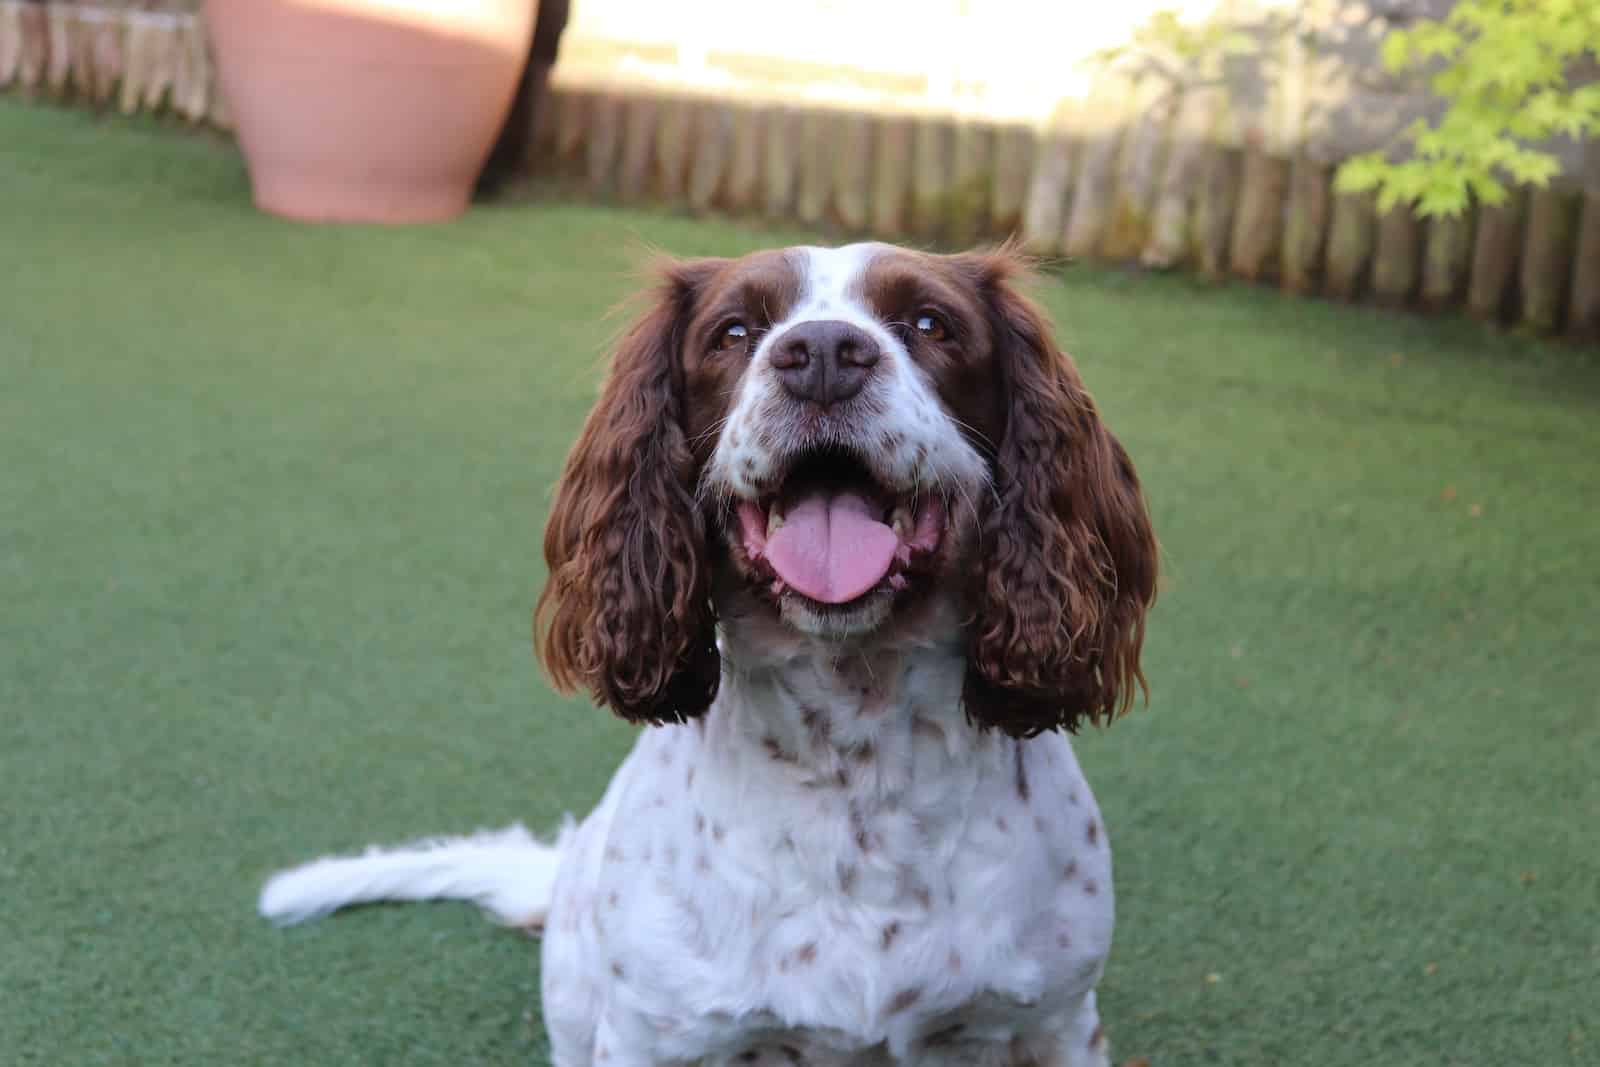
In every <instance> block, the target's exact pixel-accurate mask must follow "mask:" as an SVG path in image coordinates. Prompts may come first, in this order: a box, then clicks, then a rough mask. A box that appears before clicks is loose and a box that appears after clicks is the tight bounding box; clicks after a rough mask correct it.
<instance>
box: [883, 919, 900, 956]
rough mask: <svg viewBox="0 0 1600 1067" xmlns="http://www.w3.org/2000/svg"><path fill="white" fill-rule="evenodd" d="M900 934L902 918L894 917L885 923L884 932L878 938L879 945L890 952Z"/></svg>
mask: <svg viewBox="0 0 1600 1067" xmlns="http://www.w3.org/2000/svg"><path fill="white" fill-rule="evenodd" d="M899 936H900V920H898V919H892V920H890V921H889V922H887V923H885V924H884V927H883V932H882V934H881V935H880V936H879V938H878V947H880V948H882V949H883V951H885V952H888V951H889V948H890V946H892V945H893V944H894V939H895V938H897V937H899Z"/></svg>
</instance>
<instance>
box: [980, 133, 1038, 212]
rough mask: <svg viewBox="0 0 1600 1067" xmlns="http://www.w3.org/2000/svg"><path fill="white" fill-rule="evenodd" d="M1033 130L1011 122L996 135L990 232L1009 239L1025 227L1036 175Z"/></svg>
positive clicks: (990, 199)
mask: <svg viewBox="0 0 1600 1067" xmlns="http://www.w3.org/2000/svg"><path fill="white" fill-rule="evenodd" d="M1033 146H1034V134H1033V127H1032V126H1030V125H1028V124H1026V123H1021V122H1008V123H1006V124H1004V125H1003V126H1001V127H1000V128H999V129H998V130H996V131H995V135H994V180H993V182H992V183H991V186H990V190H989V194H990V195H989V232H990V233H991V234H993V235H994V236H996V237H1001V238H1007V237H1010V236H1011V235H1013V234H1015V233H1017V232H1018V231H1019V230H1020V229H1021V226H1022V210H1023V205H1024V204H1025V203H1026V202H1027V199H1028V177H1029V175H1030V174H1031V173H1032V171H1033Z"/></svg>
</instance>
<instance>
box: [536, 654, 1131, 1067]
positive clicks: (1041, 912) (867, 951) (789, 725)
mask: <svg viewBox="0 0 1600 1067" xmlns="http://www.w3.org/2000/svg"><path fill="white" fill-rule="evenodd" d="M741 651H742V650H741V649H739V648H738V647H733V648H729V647H727V646H726V645H725V647H724V659H725V675H724V679H723V686H722V690H721V694H720V695H719V697H718V699H717V702H716V704H715V705H714V707H713V708H712V709H711V711H710V712H709V713H708V714H707V716H706V717H705V718H704V719H703V720H701V721H699V722H696V723H694V724H690V725H686V726H673V727H665V728H659V729H654V730H650V731H647V732H646V733H644V734H643V735H642V736H641V737H640V739H639V742H638V744H637V746H636V747H635V749H634V751H633V752H632V753H631V754H630V756H629V757H628V759H627V760H626V762H625V763H624V764H623V766H622V767H621V768H620V769H619V771H618V772H617V775H616V777H615V779H614V780H613V782H612V784H611V787H610V789H609V790H608V791H607V793H606V796H605V798H604V799H603V800H602V802H601V804H600V805H599V807H598V808H596V810H595V811H594V812H593V813H592V814H591V815H590V816H589V818H588V819H586V820H585V821H584V822H583V824H582V825H581V826H580V827H579V828H577V830H576V831H575V836H574V837H573V838H572V839H571V840H570V842H569V843H568V845H567V847H566V848H565V849H564V858H563V861H562V868H561V872H560V876H559V879H558V882H557V885H556V891H555V899H554V903H553V907H552V910H551V914H550V919H549V924H548V926H547V929H546V935H545V943H544V971H543V982H544V1002H545V1011H546V1020H545V1021H546V1025H547V1028H548V1029H549V1031H550V1033H551V1037H552V1043H553V1048H554V1052H555V1056H556V1063H557V1064H558V1067H580V1065H581V1067H587V1065H588V1064H590V1063H596V1064H599V1063H617V1064H624V1065H627V1067H633V1065H634V1064H638V1065H640V1067H642V1065H644V1064H651V1065H654V1064H669V1063H695V1064H701V1063H703V1064H721V1063H759V1062H768V1061H770V1062H772V1063H804V1064H811V1065H822V1064H869V1063H870V1064H882V1063H899V1062H908V1063H910V1062H914V1063H918V1064H932V1063H938V1062H949V1063H956V1062H962V1063H985V1062H989V1063H994V1064H1013V1063H1014V1064H1025V1063H1026V1064H1032V1063H1039V1064H1054V1063H1063V1064H1064V1063H1077V1062H1079V1061H1078V1059H1077V1058H1064V1057H1062V1056H1060V1055H1059V1054H1058V1053H1056V1052H1054V1051H1052V1050H1053V1049H1054V1048H1055V1047H1056V1046H1055V1044H1054V1042H1056V1041H1057V1040H1060V1039H1066V1040H1069V1041H1070V1043H1071V1044H1072V1045H1074V1046H1076V1047H1080V1048H1081V1047H1084V1046H1085V1044H1086V1043H1088V1042H1089V1041H1090V1039H1091V1035H1087V1034H1084V1033H1082V1032H1079V1031H1081V1029H1082V1028H1083V1026H1084V1022H1083V1020H1084V1019H1085V1018H1088V1019H1091V1020H1092V1018H1093V1001H1092V994H1091V992H1090V991H1091V990H1092V988H1093V986H1094V984H1095V982H1096V981H1097V980H1098V978H1099V975H1100V971H1101V968H1102V966H1103V964H1104V960H1105V957H1106V953H1107V952H1108V950H1109V947H1110V937H1111V928H1112V895H1111V864H1110V852H1109V849H1108V847H1107V842H1106V837H1105V833H1104V830H1103V828H1102V826H1101V823H1100V815H1099V812H1098V810H1097V809H1096V807H1095V804H1094V800H1093V797H1092V796H1091V795H1090V793H1089V790H1088V788H1087V786H1086V785H1085V783H1084V780H1083V777H1082V774H1081V772H1080V770H1079V768H1078V764H1077V761H1076V759H1075V758H1074V756H1073V753H1072V749H1071V747H1070V745H1069V744H1068V743H1067V740H1066V739H1065V738H1064V737H1062V736H1060V735H1055V734H1051V735H1045V736H1043V737H1040V738H1037V739H1034V740H1030V741H1025V742H1018V741H1015V740H1012V739H1010V738H1007V737H1005V736H1003V735H1000V734H996V733H979V732H978V731H976V730H975V729H973V728H972V727H971V726H970V725H969V724H968V723H967V722H966V721H965V720H964V717H963V715H962V712H961V710H960V707H959V695H960V688H961V677H962V670H963V661H962V658H961V656H960V655H959V652H958V650H957V649H954V648H951V647H942V646H937V645H919V646H917V647H912V648H906V649H896V650H887V651H884V650H878V651H864V652H859V653H850V654H846V655H842V656H841V655H838V654H837V653H836V652H833V653H829V654H827V655H821V654H818V653H817V652H816V651H815V650H814V649H807V648H804V647H798V648H791V649H790V650H789V652H787V653H785V654H784V656H783V657H782V658H770V657H769V658H768V659H767V660H764V661H760V662H751V661H750V659H749V658H748V657H741V655H740V653H741ZM1086 1001H1087V1014H1085V1011H1084V1006H1085V1002H1086ZM1091 1028H1092V1027H1091ZM1064 1031H1067V1032H1066V1033H1064ZM1086 1062H1088V1061H1086Z"/></svg>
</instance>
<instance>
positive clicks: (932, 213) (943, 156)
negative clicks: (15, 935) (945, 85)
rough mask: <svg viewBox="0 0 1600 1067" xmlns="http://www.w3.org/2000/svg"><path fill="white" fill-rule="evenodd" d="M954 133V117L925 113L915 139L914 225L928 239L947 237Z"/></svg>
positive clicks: (912, 182)
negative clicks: (946, 222) (946, 207)
mask: <svg viewBox="0 0 1600 1067" xmlns="http://www.w3.org/2000/svg"><path fill="white" fill-rule="evenodd" d="M954 133H955V129H954V122H953V121H952V120H951V119H948V118H944V117H941V116H936V115H925V116H923V117H922V118H919V119H918V120H917V130H916V136H915V138H914V139H913V141H912V159H913V160H914V165H913V168H912V171H911V226H912V229H913V230H914V231H915V232H916V234H917V236H919V237H922V238H925V239H928V240H938V239H939V238H940V237H942V236H943V229H944V227H943V223H944V221H945V219H944V215H945V202H946V199H947V197H948V195H949V192H950V170H951V159H950V152H951V147H952V144H951V142H952V141H953V140H954V136H953V135H954Z"/></svg>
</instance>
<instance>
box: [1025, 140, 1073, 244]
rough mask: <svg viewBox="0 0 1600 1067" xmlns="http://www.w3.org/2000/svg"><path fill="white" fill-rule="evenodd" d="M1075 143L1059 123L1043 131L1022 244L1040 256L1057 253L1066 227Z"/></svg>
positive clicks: (1031, 176) (1036, 156)
mask: <svg viewBox="0 0 1600 1067" xmlns="http://www.w3.org/2000/svg"><path fill="white" fill-rule="evenodd" d="M1072 155H1073V153H1072V142H1071V140H1070V139H1069V138H1068V136H1067V132H1066V131H1065V130H1064V129H1062V128H1061V127H1060V125H1058V124H1056V123H1053V122H1052V123H1051V125H1050V126H1049V127H1047V128H1046V129H1044V130H1043V131H1042V132H1041V133H1040V134H1039V141H1038V147H1037V149H1036V151H1035V152H1034V163H1033V173H1032V174H1030V175H1029V176H1028V199H1027V201H1026V202H1025V203H1024V204H1023V205H1022V247H1023V248H1024V249H1025V250H1027V251H1028V252H1030V253H1032V254H1033V255H1036V256H1048V255H1054V254H1055V252H1056V250H1057V249H1059V248H1060V247H1061V235H1062V233H1063V232H1065V230H1066V215H1067V193H1068V191H1069V190H1070V188H1071V182H1072Z"/></svg>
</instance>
